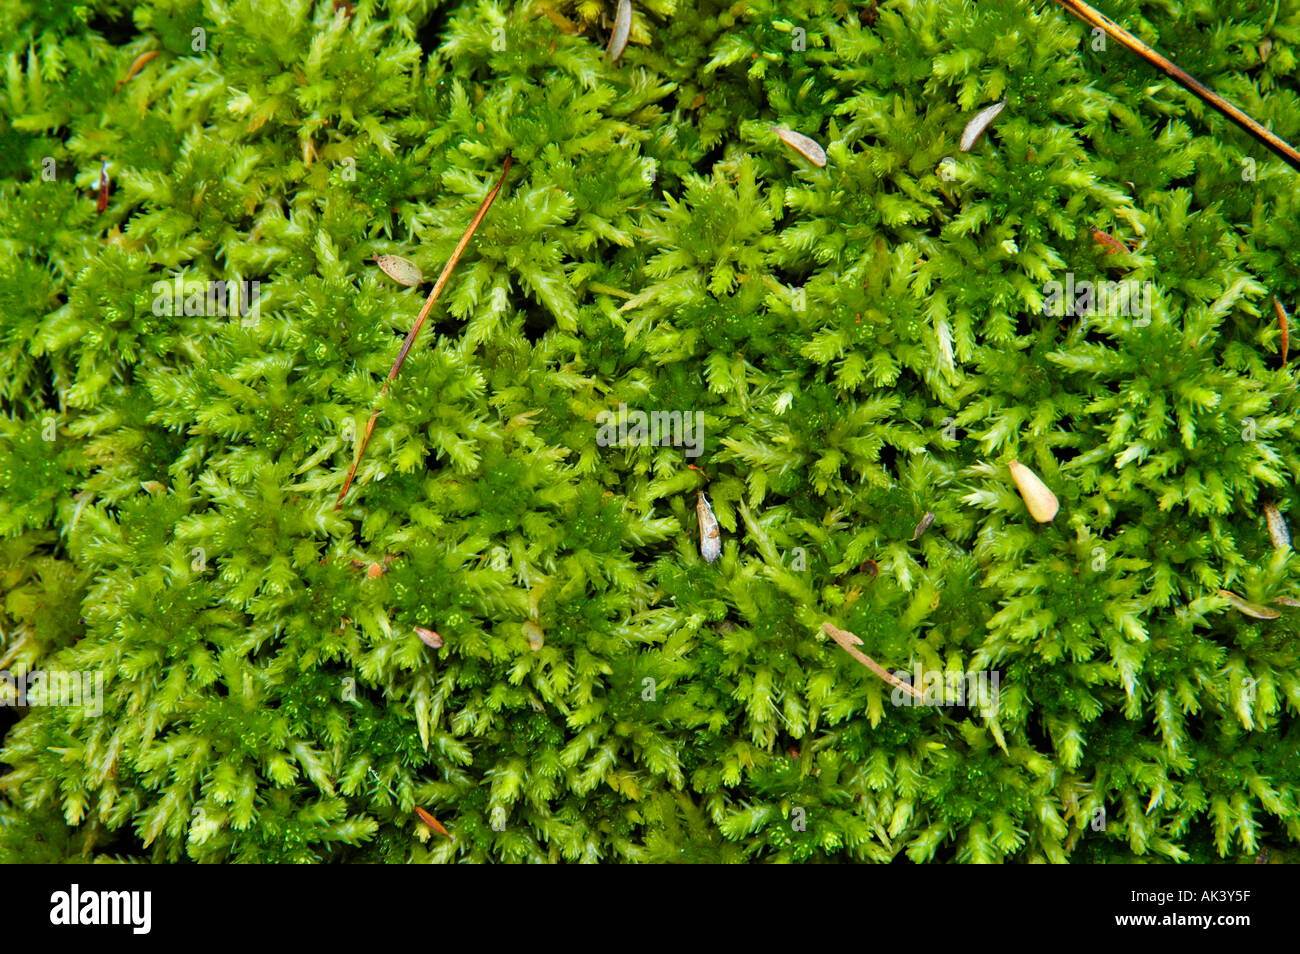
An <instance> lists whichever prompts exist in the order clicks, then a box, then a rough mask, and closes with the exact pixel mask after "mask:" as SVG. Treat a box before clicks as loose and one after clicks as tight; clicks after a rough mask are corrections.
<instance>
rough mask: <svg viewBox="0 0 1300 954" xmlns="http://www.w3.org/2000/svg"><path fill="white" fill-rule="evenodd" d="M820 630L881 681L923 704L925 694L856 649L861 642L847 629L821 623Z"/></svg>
mask: <svg viewBox="0 0 1300 954" xmlns="http://www.w3.org/2000/svg"><path fill="white" fill-rule="evenodd" d="M822 629H823V630H824V631H825V633H826V635H827V636H829V637H830V638H831V639H833V640H835V642H837V643H839V644H840V647H841V648H842V649H843V650H844V651H845V652H847V653H848V654H849V655H850V656H852V657H853V658H854V659H856V660H857V661H858V662H860V663H862V665H864V666H866V667H867V668H868V669H870V670H871V671H872V672H874V673H875V674H876V675H877V676H879V677H880V678H881V679H883V680H885V682H887V683H889V684H890V685H891V686H893V687H894V688H896V689H902V690H903V691H904V692H906V693H908V694H910V695H911V696H912V697H913V698H915V699H916V700H917V701H918V702H921V703H922V704H924V702H925V694H924V693H923V692H921V690H920V689H918V688H916V686H913V685H911V684H910V683H906V682H903V680H901V679H899V678H898V677H897V676H895V675H894V674H893V673H891V672H890V671H889V670H887V669H886V668H885V667H884V666H882V665H880V663H878V662H876V661H875V660H874V659H872V658H871V657H870V656H868V655H867V654H866V653H864V652H863V651H862V650H860V649H858V648H857V647H859V646H861V645H862V640H861V639H859V638H858V637H857V636H855V635H853V634H852V633H850V632H849V631H848V630H847V629H838V628H837V627H835V626H834V625H833V624H831V623H822Z"/></svg>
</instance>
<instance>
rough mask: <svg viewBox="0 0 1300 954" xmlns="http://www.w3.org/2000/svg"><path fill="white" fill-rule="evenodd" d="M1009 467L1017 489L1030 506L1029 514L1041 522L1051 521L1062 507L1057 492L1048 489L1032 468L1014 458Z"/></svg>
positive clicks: (1027, 505)
mask: <svg viewBox="0 0 1300 954" xmlns="http://www.w3.org/2000/svg"><path fill="white" fill-rule="evenodd" d="M1007 467H1008V468H1009V469H1010V470H1011V479H1012V480H1014V481H1015V482H1016V489H1017V490H1019V491H1020V496H1021V497H1022V498H1023V499H1024V501H1025V506H1026V507H1028V508H1029V515H1030V516H1031V517H1033V518H1034V519H1035V520H1037V521H1038V522H1039V523H1049V522H1050V521H1051V520H1052V518H1053V517H1055V516H1056V512H1057V511H1058V510H1060V509H1061V504H1060V502H1059V501H1058V500H1057V499H1056V494H1054V493H1052V492H1051V491H1050V490H1048V489H1047V484H1045V483H1043V482H1042V481H1041V480H1039V478H1038V475H1037V474H1035V473H1034V472H1033V471H1032V470H1030V469H1029V468H1028V467H1026V466H1025V465H1024V464H1022V463H1020V461H1018V460H1013V461H1012V462H1011V463H1010V464H1008V465H1007Z"/></svg>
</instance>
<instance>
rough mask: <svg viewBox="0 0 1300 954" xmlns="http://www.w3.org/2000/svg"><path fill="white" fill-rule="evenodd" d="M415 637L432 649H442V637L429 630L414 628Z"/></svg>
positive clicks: (420, 627)
mask: <svg viewBox="0 0 1300 954" xmlns="http://www.w3.org/2000/svg"><path fill="white" fill-rule="evenodd" d="M415 635H416V636H419V637H420V642H422V643H424V645H426V646H430V647H432V648H433V649H442V637H441V636H439V635H438V634H437V633H435V632H434V631H433V630H431V629H425V628H424V627H423V626H417V627H415Z"/></svg>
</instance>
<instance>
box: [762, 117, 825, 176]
mask: <svg viewBox="0 0 1300 954" xmlns="http://www.w3.org/2000/svg"><path fill="white" fill-rule="evenodd" d="M772 130H773V132H775V133H776V134H777V135H778V136H780V137H781V141H782V142H784V143H785V144H786V145H787V146H789V147H790V148H791V149H793V150H794V151H795V152H797V153H799V155H801V156H803V157H804V158H805V159H807V160H808V161H809V162H811V163H812V164H813V165H814V166H824V165H826V150H825V149H823V148H822V147H821V144H820V143H818V142H817V141H816V140H813V139H809V138H808V137H807V136H805V135H804V134H803V133H797V132H795V131H794V130H793V129H785V128H783V127H781V126H773V127H772Z"/></svg>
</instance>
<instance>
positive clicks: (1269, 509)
mask: <svg viewBox="0 0 1300 954" xmlns="http://www.w3.org/2000/svg"><path fill="white" fill-rule="evenodd" d="M1264 522H1265V523H1266V524H1268V535H1269V538H1270V539H1271V540H1272V541H1273V546H1274V547H1275V548H1276V549H1278V550H1289V549H1291V531H1290V530H1288V529H1287V525H1286V521H1285V520H1284V519H1283V518H1282V514H1281V513H1280V512H1279V511H1278V509H1277V507H1276V505H1274V504H1271V503H1266V504H1264Z"/></svg>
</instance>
